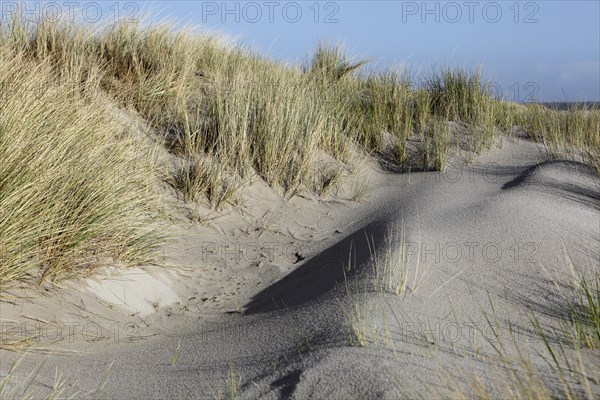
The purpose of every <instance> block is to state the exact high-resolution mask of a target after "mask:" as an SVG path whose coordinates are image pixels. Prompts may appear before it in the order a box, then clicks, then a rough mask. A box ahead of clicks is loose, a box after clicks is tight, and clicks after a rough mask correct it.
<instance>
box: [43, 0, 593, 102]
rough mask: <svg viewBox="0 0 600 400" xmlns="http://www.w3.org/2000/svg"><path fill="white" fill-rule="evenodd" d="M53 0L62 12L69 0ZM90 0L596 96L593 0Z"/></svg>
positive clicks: (292, 45)
mask: <svg viewBox="0 0 600 400" xmlns="http://www.w3.org/2000/svg"><path fill="white" fill-rule="evenodd" d="M71 2H73V1H71ZM45 3H49V2H45ZM53 3H55V4H58V5H59V6H60V7H61V9H62V10H63V12H64V10H65V8H66V4H67V3H69V1H65V2H53ZM75 3H78V4H79V5H80V6H81V7H84V8H85V7H87V8H88V9H90V10H92V11H93V9H94V7H91V6H90V4H89V3H94V2H85V1H84V2H75ZM97 3H101V4H102V8H103V13H104V15H105V16H109V17H110V16H112V15H114V14H115V13H116V12H117V11H118V12H119V16H121V17H123V16H126V15H128V14H131V15H133V16H137V15H141V14H142V13H143V12H144V11H148V10H151V11H152V12H151V14H152V15H154V16H157V19H165V18H171V19H173V20H175V21H176V22H177V23H178V24H185V23H187V24H193V25H196V26H198V27H207V28H210V29H216V30H219V31H222V32H224V33H226V34H228V35H231V36H235V37H236V38H239V39H240V40H241V41H242V42H243V43H245V44H247V45H250V46H252V47H253V48H255V49H256V50H258V51H259V52H261V53H262V54H265V55H268V56H270V57H273V58H275V59H280V60H298V61H302V60H304V59H306V57H307V56H308V55H309V54H310V53H311V51H312V50H313V49H314V47H315V45H316V44H317V43H318V42H319V41H330V42H341V43H344V44H345V47H346V49H347V52H348V53H349V54H350V55H356V56H357V57H365V58H369V59H373V60H374V61H373V64H376V65H377V66H378V67H382V66H386V65H390V66H394V65H397V64H400V63H404V64H406V65H408V66H410V67H411V68H412V70H413V72H415V73H416V74H417V76H418V75H419V74H421V76H422V75H424V74H426V73H427V72H429V71H431V69H432V67H433V66H434V65H438V66H439V65H455V66H466V67H474V66H477V65H482V66H483V71H484V73H485V75H486V77H488V79H490V80H491V81H492V82H494V87H495V88H496V93H497V94H501V95H502V96H503V97H504V98H506V99H509V100H514V101H527V100H539V101H557V100H558V101H563V100H570V101H573V100H590V101H600V1H597V0H591V1H562V0H559V1H516V0H509V1H496V2H494V1H468V0H467V1H427V2H423V1H364V0H362V1H315V0H309V1H296V2H293V1H269V0H267V1H195V0H187V1H152V2H143V1H138V2H128V1H119V2H116V1H105V2H97ZM42 4H44V2H42ZM34 7H35V6H34ZM43 7H44V6H43V5H41V6H39V9H38V11H43V9H44V8H43ZM88 11H89V10H88ZM92 14H93V12H92ZM417 79H418V78H417Z"/></svg>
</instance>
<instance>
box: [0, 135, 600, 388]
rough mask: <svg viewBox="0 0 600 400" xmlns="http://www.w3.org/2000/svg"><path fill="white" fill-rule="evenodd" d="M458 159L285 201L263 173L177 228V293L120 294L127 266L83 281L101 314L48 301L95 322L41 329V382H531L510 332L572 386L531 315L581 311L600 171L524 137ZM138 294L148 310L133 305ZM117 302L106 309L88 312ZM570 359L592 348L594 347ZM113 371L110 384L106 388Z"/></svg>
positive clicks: (549, 323) (22, 309) (591, 261)
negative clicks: (233, 200) (233, 202)
mask: <svg viewBox="0 0 600 400" xmlns="http://www.w3.org/2000/svg"><path fill="white" fill-rule="evenodd" d="M453 164H454V165H451V166H450V167H449V168H448V169H447V170H446V171H444V172H443V173H436V172H419V173H412V174H395V173H391V172H385V171H381V170H379V169H378V168H376V167H375V166H370V167H369V171H367V172H368V173H369V174H371V175H370V176H371V179H370V192H371V195H370V197H369V199H368V200H367V201H365V202H363V203H360V204H356V203H351V202H347V203H346V202H340V201H339V200H338V201H333V200H331V201H316V200H311V199H307V198H295V199H293V200H292V201H290V202H289V203H284V202H281V201H280V200H277V196H273V198H269V196H270V195H269V194H268V190H265V188H264V187H261V186H260V184H256V185H253V187H251V188H249V189H248V199H247V201H246V208H245V211H246V213H243V214H242V215H241V216H240V215H238V214H235V213H233V214H230V215H229V216H226V217H224V218H221V219H218V220H216V221H213V222H212V223H211V224H206V225H202V226H199V225H194V226H190V225H189V223H185V222H184V221H183V219H182V220H181V221H182V222H179V223H178V224H176V226H174V228H173V229H174V231H175V232H177V233H178V234H179V236H178V237H179V239H178V240H177V243H175V244H174V245H172V247H171V248H170V249H167V250H166V255H167V258H168V260H169V262H170V263H171V264H172V265H174V269H173V270H172V271H166V272H165V271H163V272H159V269H158V268H157V267H150V266H149V267H146V268H144V271H145V272H144V273H145V274H148V276H154V277H155V278H152V279H154V280H157V281H159V282H165V281H166V280H171V282H170V283H169V284H168V285H167V286H168V287H170V288H171V289H172V291H173V293H172V294H171V293H166V294H165V293H163V294H160V293H158V292H157V291H154V293H153V292H152V291H153V290H154V289H152V288H156V287H157V286H152V285H148V286H147V288H150V289H149V291H148V290H146V291H145V292H144V293H141V294H139V295H138V296H137V297H136V298H131V299H128V300H124V301H123V302H122V304H120V305H119V306H110V305H109V304H108V303H106V302H107V301H110V296H108V297H107V296H103V293H106V290H108V289H106V288H108V287H110V290H111V291H112V292H118V291H119V289H118V283H115V279H116V278H113V280H112V281H111V282H110V284H106V285H105V286H104V289H102V287H101V286H102V285H100V284H95V285H94V287H93V290H90V289H89V288H88V287H87V286H86V284H85V283H84V282H83V283H76V284H75V283H74V284H73V285H75V286H77V285H78V286H77V288H78V290H79V293H85V295H84V302H85V305H86V307H87V310H88V313H87V314H85V315H84V313H83V311H80V312H79V314H78V316H77V317H75V316H74V313H69V312H68V310H71V309H75V308H74V307H75V304H76V303H78V300H76V298H77V296H74V297H73V298H69V297H66V295H62V296H63V297H61V298H60V300H57V301H56V302H55V303H54V304H51V305H48V304H47V303H46V305H45V307H46V308H45V314H44V315H48V308H50V309H51V310H50V314H51V315H52V314H53V315H54V318H55V319H56V320H57V321H60V320H62V321H77V323H80V325H77V326H76V329H75V334H74V335H73V340H72V341H71V340H61V341H57V342H56V343H49V342H48V341H47V342H46V343H40V345H44V346H45V347H48V348H54V349H55V351H56V352H57V354H55V355H53V356H52V357H50V358H48V359H46V361H45V364H44V365H43V368H42V373H40V374H38V376H37V378H36V383H37V384H39V385H51V384H52V380H53V371H54V370H55V369H56V370H58V371H61V372H62V373H63V377H65V378H68V382H69V385H70V386H69V387H68V388H67V390H66V392H65V393H67V394H68V393H70V392H75V391H80V392H79V396H83V397H98V396H99V397H110V398H214V397H221V396H222V397H229V395H230V392H231V391H235V392H236V395H237V396H238V397H239V398H298V399H300V398H328V399H332V398H338V399H348V398H366V397H368V398H400V397H406V396H410V397H414V396H417V395H419V394H420V395H422V396H424V397H429V396H436V397H440V396H458V397H460V396H464V395H476V394H477V391H478V390H483V389H478V386H477V383H478V382H482V384H483V385H484V386H485V387H486V389H485V390H488V391H489V392H490V393H492V394H493V395H494V396H496V397H497V396H507V395H510V394H511V393H512V394H514V392H511V390H514V387H513V386H511V384H510V380H509V378H508V377H507V373H506V370H505V369H504V366H505V365H506V362H505V360H504V361H503V359H502V357H501V356H500V355H499V353H498V352H497V351H496V350H495V347H496V348H497V347H502V346H504V347H503V348H504V349H505V356H506V358H507V359H508V360H510V361H515V368H517V367H518V366H519V365H520V364H519V363H518V360H519V353H518V352H517V349H520V350H521V351H522V352H523V353H526V354H527V358H528V360H529V362H530V363H531V365H532V366H534V369H535V370H536V371H537V374H538V375H539V376H540V379H541V380H542V381H544V382H545V383H547V385H548V386H549V387H550V388H552V387H556V388H557V390H560V388H561V383H560V381H558V380H557V379H556V378H555V377H553V375H552V373H551V372H552V371H551V369H550V367H549V364H548V363H547V361H546V360H545V358H546V359H549V358H550V356H548V352H547V349H546V346H545V344H544V343H543V341H542V340H541V339H540V338H539V337H538V336H537V335H536V334H535V330H534V328H533V326H532V323H531V320H532V316H533V317H535V319H537V320H538V321H539V324H540V325H541V326H543V327H550V328H552V327H558V326H560V323H561V322H560V321H562V319H563V318H564V316H565V312H566V311H567V310H566V309H565V305H564V299H563V298H562V297H561V293H562V292H561V288H562V287H563V285H566V286H564V287H567V286H568V285H569V283H570V282H571V281H572V275H571V273H570V268H571V267H570V266H569V265H570V264H569V262H568V260H570V261H571V262H572V265H573V266H575V268H576V269H577V270H579V271H582V273H586V272H589V271H590V270H592V269H593V268H596V270H597V267H598V262H599V260H600V216H599V213H598V209H599V208H600V186H599V185H600V179H598V177H597V175H595V174H594V173H593V171H592V169H591V168H589V167H588V166H586V165H584V164H579V163H575V162H570V161H569V162H567V161H561V160H552V161H544V160H543V158H542V152H541V151H540V147H539V146H538V145H535V144H532V143H531V142H527V141H524V140H520V139H518V140H515V141H508V140H506V141H505V142H504V143H503V145H502V147H501V148H494V149H492V150H491V151H490V152H488V153H486V154H485V155H483V156H481V157H479V158H477V159H476V161H475V162H473V163H472V164H464V163H461V162H459V161H456V162H453ZM269 213H270V214H269ZM265 215H272V216H273V217H272V218H271V219H269V218H267V217H265ZM250 216H253V217H250ZM267 219H268V220H269V221H268V223H267V222H266V220H267ZM211 226H212V227H211ZM220 243H229V244H230V245H231V244H240V245H241V246H242V248H243V250H239V249H237V250H233V253H232V252H231V249H230V248H227V249H226V251H225V256H224V257H222V256H220V255H219V254H220V251H221V250H223V249H222V247H221V244H220ZM252 246H253V247H252ZM268 246H271V247H270V248H272V249H278V250H277V251H275V250H273V252H272V253H269V252H268V251H267V250H268V249H269V247H268ZM207 249H208V250H210V251H208V250H207ZM398 249H403V252H400V250H398ZM279 250H280V251H279ZM236 251H237V252H238V253H235V252H236ZM240 251H241V252H242V253H243V254H242V256H240V257H237V256H235V254H238V255H239V254H240ZM221 253H222V251H221ZM250 253H252V254H250ZM215 254H217V255H215ZM232 254H233V255H232ZM386 254H391V255H394V256H397V257H399V259H400V260H401V261H400V265H402V268H406V269H405V270H406V275H405V279H404V281H403V282H404V283H405V287H404V290H403V292H402V293H401V294H400V295H398V294H393V293H389V292H388V291H386V290H378V289H377V285H375V284H374V282H380V283H381V279H378V278H377V272H376V268H375V266H376V265H378V268H379V270H378V271H379V275H384V279H385V277H386V276H387V275H385V274H383V270H382V269H381V266H382V265H383V264H382V263H383V261H382V260H381V259H378V260H379V261H378V262H379V264H376V263H375V259H374V255H375V257H382V255H386ZM228 257H229V258H231V260H230V259H228ZM402 271H403V269H400V270H397V271H396V272H398V273H399V274H400V275H401V274H402ZM161 274H162V275H161ZM157 276H158V278H156V277H157ZM394 278H395V279H396V280H395V281H394V282H396V283H397V282H398V280H397V278H398V275H395V276H394ZM150 281H151V279H149V278H148V279H146V278H145V279H144V280H142V281H140V282H150ZM384 284H385V282H384ZM157 285H160V283H158V284H157ZM103 290H104V292H103ZM157 293H158V295H157ZM131 295H132V296H133V294H131ZM152 295H157V296H158V297H160V296H162V297H163V298H162V299H158V298H157V299H156V304H154V306H155V308H157V312H155V313H152V312H149V311H148V310H147V308H148V307H147V306H148V304H149V303H150V302H152ZM171 295H172V297H171ZM96 297H98V298H100V300H103V302H99V301H97V300H94V298H96ZM169 299H171V301H168V300H169ZM175 299H177V300H175ZM160 300H162V303H161V301H160ZM174 301H176V302H174ZM113 302H114V301H113ZM140 302H141V303H144V302H145V305H146V306H145V307H141V306H140V305H139V304H140ZM136 304H138V305H137V308H138V310H137V311H143V312H141V313H135V312H134V311H136ZM2 307H3V309H2V312H3V318H5V316H7V315H9V314H10V315H12V316H13V317H14V319H15V320H22V318H23V315H35V314H36V312H38V315H39V310H40V307H41V306H40V304H39V303H36V302H35V301H32V302H16V303H15V304H14V305H10V304H2ZM94 307H95V308H94ZM139 308H144V310H141V309H139ZM100 309H102V310H103V311H102V312H101V313H102V315H104V317H103V318H104V319H103V320H100V319H99V317H97V316H94V314H93V313H91V311H89V310H100ZM109 309H110V310H109ZM36 310H37V311H36ZM123 310H125V311H126V312H124V311H123ZM98 313H100V312H98ZM131 314H134V315H133V316H131ZM46 318H48V317H46ZM51 321H52V322H54V320H51ZM90 321H95V322H97V323H98V324H100V325H102V326H103V327H110V326H111V325H110V323H111V322H112V323H113V324H117V325H119V326H120V329H121V330H120V332H119V333H118V335H117V336H118V337H116V336H115V335H116V334H115V333H114V330H113V331H109V334H108V338H105V339H104V340H98V341H90V340H85V339H89V335H92V333H89V335H88V337H83V336H82V335H81V334H78V333H77V332H79V331H78V329H79V328H80V327H83V326H85V323H88V324H89V322H90ZM74 323H75V322H74ZM127 323H130V324H133V325H130V326H129V327H130V328H131V329H130V330H127V329H126V327H127V325H126V324H127ZM490 325H491V326H492V328H490ZM132 327H135V329H133V328H132ZM133 331H135V332H133ZM110 332H112V333H110ZM132 333H133V334H132ZM556 335H557V336H555V337H551V338H550V340H558V338H559V335H560V331H559V330H557V331H556ZM131 338H136V340H128V339H131ZM361 341H362V342H363V343H361ZM361 344H362V345H361ZM65 350H68V351H65ZM71 350H76V351H77V353H72V352H71ZM579 354H580V358H581V360H580V362H581V363H582V364H583V365H585V366H586V368H587V369H586V371H588V373H589V377H590V378H591V379H592V380H591V381H590V380H588V383H589V382H592V383H590V384H589V387H586V386H585V385H586V384H585V382H584V381H583V380H581V379H577V378H576V377H573V376H572V377H570V378H568V379H570V380H572V382H570V384H572V385H573V387H575V388H577V390H581V391H586V390H587V391H588V392H589V391H590V390H591V391H592V393H594V394H596V395H600V386H599V384H600V382H599V380H598V371H600V363H599V360H598V357H597V354H596V353H595V352H594V351H592V350H586V349H583V350H581V351H580V352H579ZM2 356H3V359H4V357H8V358H11V359H16V358H18V357H19V355H18V354H17V353H13V352H3V355H2ZM564 356H565V357H566V358H568V359H570V360H576V358H577V352H575V351H571V350H568V349H565V354H564ZM45 357H46V356H45V355H43V354H33V355H32V356H30V357H27V358H25V359H24V360H22V362H21V367H23V368H24V371H29V370H31V369H32V368H33V367H34V366H35V365H38V364H39V363H40V362H42V361H43V360H45ZM3 364H5V363H3ZM4 368H5V367H4V366H3V369H4ZM3 372H4V371H3ZM105 378H106V380H107V381H108V382H110V384H106V385H102V382H103V380H104V379H105ZM593 379H595V382H594V381H593ZM40 387H41V388H42V390H44V388H43V386H40Z"/></svg>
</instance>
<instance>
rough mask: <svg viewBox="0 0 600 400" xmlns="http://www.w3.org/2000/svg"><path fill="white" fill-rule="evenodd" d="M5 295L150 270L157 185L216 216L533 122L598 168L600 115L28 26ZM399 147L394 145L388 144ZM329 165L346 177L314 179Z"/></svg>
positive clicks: (200, 45)
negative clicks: (142, 128)
mask: <svg viewBox="0 0 600 400" xmlns="http://www.w3.org/2000/svg"><path fill="white" fill-rule="evenodd" d="M0 54H2V57H1V59H0V109H1V112H0V159H1V160H2V167H1V168H0V210H1V215H0V283H1V284H8V283H12V282H16V281H20V280H23V279H28V278H31V277H35V278H36V279H37V281H43V280H46V279H51V280H55V279H60V278H64V277H68V276H72V275H73V274H81V273H86V272H88V271H90V270H91V269H93V268H94V267H95V266H97V265H99V264H100V263H101V261H102V260H105V261H106V260H108V261H109V262H111V263H120V264H124V265H128V264H140V263H145V262H149V261H151V260H153V259H155V257H156V249H157V248H158V246H159V245H160V243H161V242H162V241H163V240H164V238H162V237H161V235H160V234H159V232H160V231H161V230H160V226H161V223H162V222H161V218H160V214H161V213H160V210H159V208H160V202H159V193H158V190H157V187H159V185H157V183H160V182H161V180H162V181H166V182H167V183H169V184H171V185H172V186H174V187H175V188H176V189H177V190H178V191H179V193H180V194H181V196H182V198H184V199H185V200H186V201H188V202H197V201H202V202H207V203H208V204H209V205H210V206H211V207H213V208H219V207H221V206H222V205H223V204H225V203H227V202H229V201H231V200H232V199H234V198H235V196H236V194H237V193H238V192H239V190H240V188H241V187H242V186H243V185H244V183H245V182H247V181H248V179H249V178H250V177H254V176H258V177H260V178H261V179H263V180H264V181H265V182H266V183H267V184H268V185H270V186H271V187H273V188H274V189H275V190H278V191H280V192H281V193H282V194H284V195H285V196H286V197H292V196H294V195H295V194H296V193H298V192H300V191H302V190H311V191H315V192H317V193H321V192H323V191H324V189H326V188H327V187H328V186H330V185H333V184H335V182H337V181H339V179H340V178H341V177H342V174H343V171H345V170H348V169H350V170H351V169H352V165H353V161H354V160H355V159H356V158H357V157H364V156H365V155H367V154H368V155H369V156H371V157H378V158H381V159H385V160H386V162H391V163H394V164H396V165H397V166H398V167H399V168H400V169H401V168H403V167H411V168H420V169H424V170H441V169H443V168H444V165H445V162H446V158H447V155H448V154H449V152H451V151H453V150H454V149H460V146H464V143H465V141H464V140H458V139H457V138H455V137H454V136H453V134H451V132H450V131H449V129H448V122H449V121H461V122H462V123H464V124H466V126H467V127H468V128H467V132H466V136H467V141H466V143H467V146H468V148H467V149H464V148H463V149H462V150H471V151H475V152H477V153H479V152H481V151H483V150H485V149H486V148H487V147H489V146H490V145H491V144H492V143H493V141H494V139H495V138H496V137H498V136H499V135H509V134H512V133H513V132H514V129H513V128H514V127H515V126H520V127H522V128H523V130H524V131H525V132H526V133H527V134H528V135H529V136H530V137H531V139H532V140H535V141H538V142H541V143H544V144H545V145H546V146H547V148H548V151H549V154H550V155H552V156H562V157H565V156H566V157H571V158H575V159H581V160H583V161H586V162H589V163H591V164H592V165H594V166H595V167H596V168H597V169H598V170H600V111H598V110H585V109H574V110H571V111H568V112H561V111H554V110H550V109H547V108H545V107H543V106H541V105H519V104H514V103H509V102H504V101H502V100H500V99H496V98H494V96H492V94H491V92H490V90H488V87H489V85H486V82H485V80H484V79H483V77H482V75H481V73H480V72H479V71H478V70H468V69H456V70H453V69H446V68H443V69H436V70H434V71H433V72H432V73H430V74H429V75H428V76H427V77H425V79H423V83H422V84H415V83H414V80H415V76H412V75H411V74H410V73H408V72H403V71H402V70H400V69H399V70H397V71H392V70H389V71H383V72H382V71H375V70H369V69H367V68H366V64H367V62H366V61H365V60H353V59H351V58H349V57H347V56H346V55H345V53H344V52H343V49H342V48H341V47H339V46H333V45H326V44H323V45H320V46H318V47H317V48H316V50H315V52H314V54H313V55H312V56H311V57H309V58H308V59H307V60H306V61H304V62H303V63H298V64H285V63H280V62H275V61H272V60H269V59H267V58H264V57H262V56H260V55H259V54H257V53H256V52H254V51H252V50H249V49H247V48H245V47H243V46H241V45H237V44H231V43H228V42H227V41H225V40H223V39H222V38H220V37H218V36H215V35H207V34H203V33H198V32H196V31H194V30H192V29H188V30H175V29H174V27H173V26H170V25H161V26H149V27H145V26H142V25H139V24H138V25H136V24H125V23H122V24H113V25H107V26H106V27H105V28H103V29H101V30H94V29H92V28H90V27H87V26H83V25H77V24H73V23H66V22H60V21H38V22H37V23H28V22H24V21H22V20H19V19H18V18H17V19H14V20H13V21H12V22H11V23H9V24H6V25H4V26H3V27H2V30H1V32H0ZM119 110H130V111H132V112H134V113H136V114H137V115H139V116H140V117H141V118H142V119H143V120H144V121H145V123H146V124H147V126H148V127H149V128H150V129H149V132H150V133H149V134H150V135H153V136H154V137H153V139H154V140H155V142H158V143H159V144H160V146H161V151H167V152H168V153H169V154H170V155H172V156H174V157H177V158H178V159H179V160H180V161H181V162H180V166H179V168H178V170H177V171H176V173H174V174H172V176H166V177H165V176H163V175H161V174H159V173H158V172H157V165H156V162H155V161H153V160H155V159H156V158H155V157H153V155H152V154H153V152H154V151H156V149H154V148H152V146H149V145H148V143H147V141H144V140H143V138H140V137H139V135H138V134H137V133H136V131H135V129H133V128H132V127H131V126H128V125H127V123H126V122H124V121H123V120H122V119H120V118H118V116H119V115H121V114H119ZM390 138H391V142H392V143H391V146H390ZM323 155H327V156H328V157H330V158H333V159H334V160H336V161H337V162H338V163H339V164H338V165H339V167H334V168H331V167H330V168H326V169H322V168H316V165H318V162H319V160H320V159H321V158H322V157H323Z"/></svg>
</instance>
